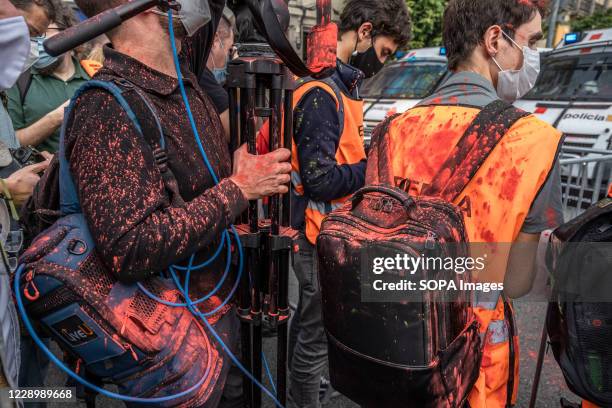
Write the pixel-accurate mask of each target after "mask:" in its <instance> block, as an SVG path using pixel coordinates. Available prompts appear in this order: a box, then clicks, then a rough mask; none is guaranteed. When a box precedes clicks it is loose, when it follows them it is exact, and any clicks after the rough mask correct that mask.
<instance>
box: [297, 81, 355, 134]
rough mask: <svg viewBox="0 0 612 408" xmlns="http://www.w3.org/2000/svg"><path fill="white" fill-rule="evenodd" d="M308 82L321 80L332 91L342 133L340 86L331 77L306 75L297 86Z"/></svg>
mask: <svg viewBox="0 0 612 408" xmlns="http://www.w3.org/2000/svg"><path fill="white" fill-rule="evenodd" d="M309 82H323V83H324V84H325V85H327V86H329V87H330V88H331V89H332V91H334V95H335V97H336V100H337V101H338V123H339V124H340V134H341V135H342V131H343V127H344V100H343V99H342V90H340V87H339V86H338V84H337V83H336V81H334V80H333V79H332V78H331V77H326V78H323V79H316V78H312V77H306V78H304V79H302V80H300V82H299V83H298V87H299V86H301V85H305V84H307V83H309ZM307 94H308V93H306V94H305V95H304V96H306V95H307ZM304 96H303V97H302V98H301V99H300V100H299V101H297V103H296V104H295V106H297V105H299V104H300V102H301V101H302V99H304Z"/></svg>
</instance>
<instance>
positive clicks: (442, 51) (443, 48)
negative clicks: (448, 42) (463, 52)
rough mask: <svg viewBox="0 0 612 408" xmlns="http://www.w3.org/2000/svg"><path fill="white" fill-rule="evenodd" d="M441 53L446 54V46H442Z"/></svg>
mask: <svg viewBox="0 0 612 408" xmlns="http://www.w3.org/2000/svg"><path fill="white" fill-rule="evenodd" d="M440 55H442V56H446V47H440Z"/></svg>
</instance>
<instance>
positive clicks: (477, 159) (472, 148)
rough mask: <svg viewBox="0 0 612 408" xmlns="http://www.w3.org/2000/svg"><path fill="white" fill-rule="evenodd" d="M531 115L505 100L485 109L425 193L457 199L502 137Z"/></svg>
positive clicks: (449, 199)
mask: <svg viewBox="0 0 612 408" xmlns="http://www.w3.org/2000/svg"><path fill="white" fill-rule="evenodd" d="M529 115H530V114H529V113H528V112H525V111H523V110H520V109H518V108H515V107H514V106H512V105H510V104H508V103H506V102H503V101H501V100H496V101H493V102H491V103H490V104H488V105H487V106H485V107H484V109H482V110H481V111H480V113H479V114H478V115H477V116H476V118H475V119H474V121H473V122H472V124H471V125H470V126H469V127H468V128H467V130H466V131H465V133H464V134H463V136H462V137H461V139H460V140H459V142H458V143H457V145H456V146H455V148H454V149H453V150H452V152H451V154H450V156H449V157H448V159H447V160H446V162H445V163H444V165H443V166H442V170H440V173H439V174H438V175H437V176H436V177H435V178H434V181H433V183H432V184H431V186H428V187H427V188H425V189H424V191H423V194H424V195H429V196H440V197H442V198H443V199H444V200H446V201H449V202H452V201H454V200H456V199H457V197H459V195H460V194H461V193H462V192H463V190H464V189H465V187H466V186H467V185H468V183H469V182H470V181H471V180H472V178H473V177H474V176H475V175H476V173H477V172H478V170H479V169H480V167H481V166H482V165H483V164H484V162H485V161H486V160H487V158H488V157H489V155H490V154H491V152H492V151H493V149H494V148H495V146H497V144H498V143H499V142H500V140H501V139H502V137H504V136H505V135H506V134H507V133H508V131H509V130H510V128H511V127H512V126H513V125H514V124H515V123H516V122H517V121H518V120H520V119H522V118H524V117H526V116H529Z"/></svg>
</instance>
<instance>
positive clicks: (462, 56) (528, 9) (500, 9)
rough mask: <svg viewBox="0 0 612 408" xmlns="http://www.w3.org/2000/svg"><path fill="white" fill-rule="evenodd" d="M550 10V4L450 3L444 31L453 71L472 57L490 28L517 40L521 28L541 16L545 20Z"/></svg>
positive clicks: (514, 0) (539, 0) (528, 0)
mask: <svg viewBox="0 0 612 408" xmlns="http://www.w3.org/2000/svg"><path fill="white" fill-rule="evenodd" d="M546 9H547V1H546V0H450V1H449V3H448V6H447V7H446V10H444V23H443V30H442V32H443V33H442V36H443V40H444V46H445V47H446V55H447V58H448V67H449V69H451V70H454V69H456V68H457V67H458V66H459V64H460V63H461V62H463V61H466V60H467V59H468V58H469V57H470V55H472V52H473V51H474V49H475V48H476V47H477V46H478V45H479V44H481V43H482V42H483V37H484V34H485V32H486V31H487V30H488V29H489V27H491V26H494V25H499V26H500V27H501V28H502V29H503V30H504V31H505V32H506V34H508V35H509V36H510V37H511V38H514V35H515V33H516V29H517V28H518V27H520V26H522V25H523V24H525V23H527V22H529V21H531V20H532V19H533V18H534V16H535V15H536V13H538V12H539V13H540V14H541V15H542V16H544V15H545V14H546Z"/></svg>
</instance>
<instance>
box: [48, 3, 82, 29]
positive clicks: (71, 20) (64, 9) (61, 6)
mask: <svg viewBox="0 0 612 408" xmlns="http://www.w3.org/2000/svg"><path fill="white" fill-rule="evenodd" d="M53 6H54V9H55V18H54V19H53V20H52V21H53V22H54V23H55V24H57V25H58V26H59V27H61V28H70V27H72V26H75V25H77V24H78V23H79V20H78V19H77V17H76V15H75V14H74V10H72V7H70V6H69V5H68V4H66V3H65V2H63V1H61V0H53Z"/></svg>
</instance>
